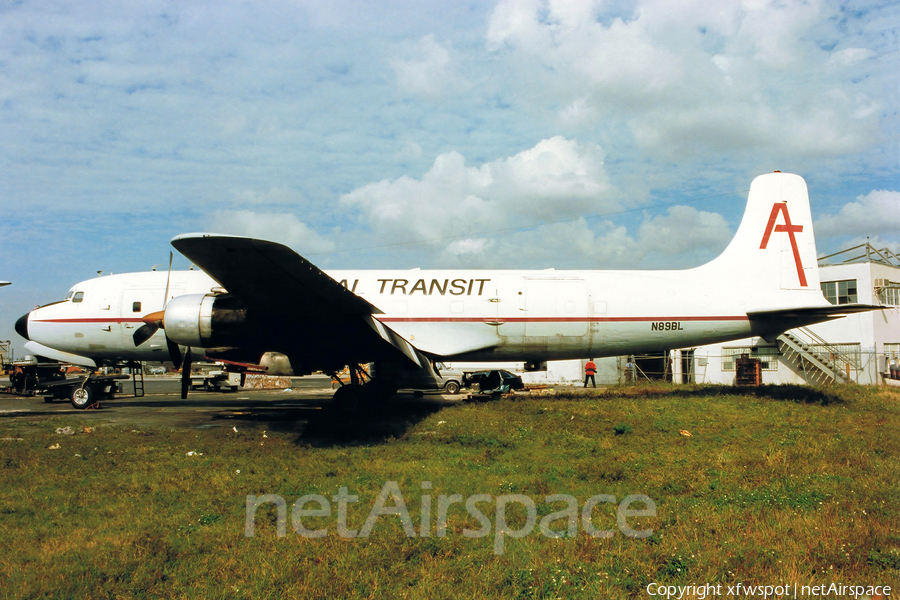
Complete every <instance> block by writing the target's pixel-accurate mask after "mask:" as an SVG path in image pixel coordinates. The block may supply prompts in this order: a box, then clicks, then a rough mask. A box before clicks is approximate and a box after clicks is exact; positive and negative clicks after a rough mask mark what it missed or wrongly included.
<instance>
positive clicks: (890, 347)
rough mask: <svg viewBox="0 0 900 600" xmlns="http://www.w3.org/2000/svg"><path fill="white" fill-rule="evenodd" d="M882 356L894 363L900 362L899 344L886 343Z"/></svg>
mask: <svg viewBox="0 0 900 600" xmlns="http://www.w3.org/2000/svg"><path fill="white" fill-rule="evenodd" d="M884 354H885V356H887V357H888V359H889V360H891V359H892V360H893V361H894V362H900V344H887V343H886V344H885V345H884Z"/></svg>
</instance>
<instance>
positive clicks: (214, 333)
mask: <svg viewBox="0 0 900 600" xmlns="http://www.w3.org/2000/svg"><path fill="white" fill-rule="evenodd" d="M246 320H247V311H246V310H245V309H244V308H243V307H241V306H235V303H234V298H233V297H228V296H220V295H216V294H186V295H184V296H177V297H175V298H173V299H172V300H170V301H169V303H168V304H167V305H166V316H165V321H164V322H165V328H166V336H167V337H168V338H169V339H170V340H172V341H173V342H175V343H176V344H178V345H180V346H193V347H195V348H197V347H199V348H210V347H214V346H218V345H221V344H222V343H227V341H228V340H229V338H230V337H233V335H234V334H238V335H240V333H242V329H243V328H244V325H245V323H246Z"/></svg>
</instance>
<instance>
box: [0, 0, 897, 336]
mask: <svg viewBox="0 0 900 600" xmlns="http://www.w3.org/2000/svg"><path fill="white" fill-rule="evenodd" d="M898 30H900V4H897V3H896V2H889V1H884V2H856V1H848V2H840V1H835V2H830V1H825V0H822V1H820V0H808V1H805V2H793V1H790V0H780V1H776V2H771V1H766V0H744V1H738V0H734V1H732V0H715V1H712V0H703V1H691V0H683V1H681V0H680V1H679V2H671V1H670V0H637V1H634V2H628V1H624V0H611V1H593V0H567V1H561V0H500V1H499V2H477V1H465V0H463V1H460V2H446V1H443V0H441V1H437V2H434V1H429V0H415V1H413V0H409V1H407V0H397V1H394V2H379V1H370V0H365V1H363V0H327V1H322V0H294V1H290V2H288V1H281V0H267V1H266V2H252V3H251V2H236V1H231V0H221V1H216V2H206V1H203V0H192V1H191V2H168V1H153V0H147V1H137V2H135V1H133V0H127V1H109V2H106V1H91V0H86V1H85V2H78V3H73V2H64V1H50V0H40V1H30V0H19V1H0V250H2V255H0V256H2V258H3V261H2V267H0V280H6V281H11V282H12V285H10V286H6V287H2V288H0V340H7V339H9V340H12V341H13V347H14V348H16V349H17V353H19V354H20V353H22V352H23V350H22V344H23V343H24V340H22V339H21V338H19V337H18V335H17V334H16V333H15V332H14V330H13V325H14V323H15V320H16V319H17V318H18V317H19V316H21V315H23V314H25V313H26V312H28V311H29V310H30V309H32V308H34V307H35V306H36V305H39V304H47V303H50V302H52V301H55V300H59V299H62V298H63V297H64V296H65V294H66V292H67V290H68V289H69V288H70V287H71V286H72V285H73V284H75V283H76V282H78V281H82V280H84V279H88V278H91V277H96V276H97V273H98V271H99V272H102V273H103V274H108V273H122V272H129V271H141V270H149V269H150V268H151V267H153V266H154V265H162V268H165V267H166V266H167V264H168V259H169V251H170V250H171V246H170V244H169V240H170V239H171V238H172V237H174V236H176V235H178V234H181V233H187V232H197V231H204V232H217V233H227V234H235V235H247V236H253V237H260V238H265V239H271V240H275V241H278V242H282V243H285V244H287V245H289V246H290V247H292V248H293V249H294V250H296V251H297V252H299V253H300V254H301V255H303V256H305V257H307V258H308V259H310V260H311V261H313V263H315V264H316V265H318V266H320V267H321V268H323V269H326V270H327V269H338V268H414V267H421V268H523V269H524V268H535V269H544V268H549V267H555V268H560V269H562V268H572V269H616V268H685V267H692V266H697V265H700V264H702V263H704V262H706V261H708V260H710V259H712V258H714V257H715V256H716V255H717V254H718V253H719V252H720V251H721V250H722V249H724V247H725V246H726V245H727V243H728V241H729V240H730V239H731V237H732V235H733V233H734V231H735V230H736V228H737V225H738V222H739V220H740V215H741V213H742V211H743V207H744V203H745V201H746V193H747V190H748V189H749V187H750V182H751V181H752V179H753V178H754V177H755V176H757V175H760V174H763V173H767V172H771V171H774V170H780V171H783V172H792V173H797V174H799V175H802V176H803V177H804V178H805V179H806V181H807V184H808V186H809V190H810V198H811V203H812V212H813V218H814V221H815V232H816V241H817V247H818V251H819V254H820V255H824V254H828V253H831V252H836V251H838V250H842V249H845V248H849V247H851V246H854V245H857V244H860V243H864V242H866V240H867V239H868V241H869V242H870V243H871V244H873V245H874V246H876V247H877V248H884V247H887V248H889V249H890V250H892V251H893V252H896V253H900V118H898V109H900V43H898V42H900V40H898ZM188 264H189V263H188V261H187V260H186V259H185V258H184V257H181V256H180V255H177V253H176V257H175V261H174V268H176V269H179V268H182V269H183V268H187V267H188Z"/></svg>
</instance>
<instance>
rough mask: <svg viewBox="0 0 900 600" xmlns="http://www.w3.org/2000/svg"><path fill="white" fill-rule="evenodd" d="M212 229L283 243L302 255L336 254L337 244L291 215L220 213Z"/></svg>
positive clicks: (213, 218) (214, 217)
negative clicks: (334, 252)
mask: <svg viewBox="0 0 900 600" xmlns="http://www.w3.org/2000/svg"><path fill="white" fill-rule="evenodd" d="M209 228H210V229H211V230H212V231H215V232H217V233H224V234H228V235H242V236H247V237H253V238H259V239H264V240H271V241H273V242H280V243H282V244H285V245H287V246H290V247H291V248H293V249H294V250H296V251H297V252H298V253H300V254H312V253H317V252H330V251H332V250H334V243H333V242H331V241H330V240H328V239H326V238H324V237H322V236H320V235H319V234H318V233H316V232H315V231H313V230H312V229H310V228H309V227H308V226H307V225H306V224H305V223H303V222H302V221H300V219H298V218H297V216H296V215H293V214H290V213H272V212H266V213H258V212H254V211H250V210H220V211H218V212H216V213H215V214H214V215H213V216H212V218H211V219H210V221H209Z"/></svg>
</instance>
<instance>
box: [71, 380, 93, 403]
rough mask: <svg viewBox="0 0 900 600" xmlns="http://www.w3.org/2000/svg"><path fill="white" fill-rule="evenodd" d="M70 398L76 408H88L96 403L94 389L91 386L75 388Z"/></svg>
mask: <svg viewBox="0 0 900 600" xmlns="http://www.w3.org/2000/svg"><path fill="white" fill-rule="evenodd" d="M69 398H70V399H71V400H72V406H74V407H75V408H87V407H88V406H90V405H91V404H93V403H94V389H93V388H92V387H91V386H89V385H86V386H84V387H74V388H72V394H71V395H70V396H69Z"/></svg>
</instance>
